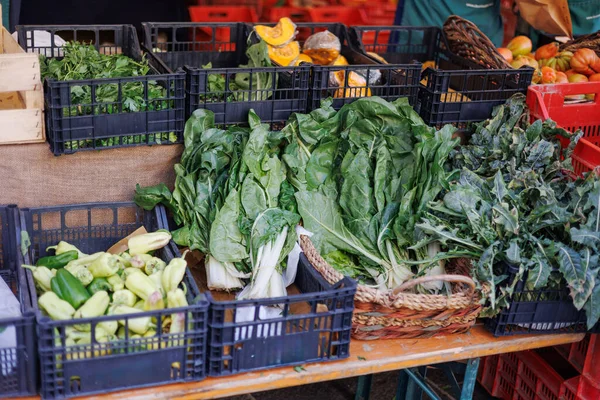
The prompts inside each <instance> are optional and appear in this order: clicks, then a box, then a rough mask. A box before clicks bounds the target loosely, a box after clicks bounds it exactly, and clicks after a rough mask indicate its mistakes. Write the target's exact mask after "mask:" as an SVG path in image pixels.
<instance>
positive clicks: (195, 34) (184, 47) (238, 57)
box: [142, 22, 250, 71]
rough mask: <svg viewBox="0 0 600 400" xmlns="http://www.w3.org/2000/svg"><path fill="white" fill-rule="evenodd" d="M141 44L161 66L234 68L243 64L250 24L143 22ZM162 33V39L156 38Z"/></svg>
mask: <svg viewBox="0 0 600 400" xmlns="http://www.w3.org/2000/svg"><path fill="white" fill-rule="evenodd" d="M142 27H143V30H144V47H145V50H146V51H147V52H148V53H151V54H152V55H153V56H154V57H156V58H157V59H158V60H159V62H160V63H162V64H163V67H164V68H166V69H168V70H170V71H175V70H177V69H178V68H183V67H184V66H188V67H196V68H201V67H202V66H203V65H206V64H208V63H211V64H212V66H213V68H233V67H237V66H238V65H240V64H246V63H247V62H248V57H246V48H247V40H248V35H249V34H250V27H249V26H248V25H247V24H244V23H226V22H222V23H208V22H143V23H142ZM162 35H164V38H165V39H166V41H165V42H161V41H160V39H159V37H160V36H162Z"/></svg>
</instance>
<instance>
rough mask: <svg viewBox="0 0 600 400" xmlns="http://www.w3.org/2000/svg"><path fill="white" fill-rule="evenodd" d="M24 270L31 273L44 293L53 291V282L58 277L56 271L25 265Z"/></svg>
mask: <svg viewBox="0 0 600 400" xmlns="http://www.w3.org/2000/svg"><path fill="white" fill-rule="evenodd" d="M23 268H25V269H28V270H30V271H31V274H32V275H33V279H34V280H35V284H36V285H37V287H38V288H40V290H42V291H43V292H49V291H51V290H52V287H51V281H52V278H54V277H55V276H56V270H55V269H49V268H46V267H44V266H40V267H35V266H33V265H23Z"/></svg>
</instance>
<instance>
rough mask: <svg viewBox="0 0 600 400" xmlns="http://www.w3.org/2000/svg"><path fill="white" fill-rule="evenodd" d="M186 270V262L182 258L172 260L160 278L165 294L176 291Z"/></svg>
mask: <svg viewBox="0 0 600 400" xmlns="http://www.w3.org/2000/svg"><path fill="white" fill-rule="evenodd" d="M186 269H187V262H186V261H185V260H184V259H183V258H182V257H178V258H174V259H172V260H171V262H170V263H169V265H167V266H166V268H165V270H164V271H163V275H162V278H161V281H162V287H163V289H164V291H165V292H166V293H169V292H170V291H171V290H175V289H177V287H178V286H179V284H180V283H181V281H182V280H183V277H184V276H185V271H186Z"/></svg>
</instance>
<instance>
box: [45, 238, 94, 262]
mask: <svg viewBox="0 0 600 400" xmlns="http://www.w3.org/2000/svg"><path fill="white" fill-rule="evenodd" d="M50 249H54V254H56V255H59V254H62V253H66V252H67V251H73V250H75V251H76V252H77V253H78V254H79V258H81V257H86V256H87V254H85V253H83V252H82V251H81V250H79V249H78V248H77V247H75V246H73V245H72V244H70V243H67V242H64V241H62V240H61V241H60V242H58V244H57V245H56V246H50V247H47V248H46V253H47V252H48V250H50Z"/></svg>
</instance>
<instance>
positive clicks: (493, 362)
mask: <svg viewBox="0 0 600 400" xmlns="http://www.w3.org/2000/svg"><path fill="white" fill-rule="evenodd" d="M517 367H518V356H517V353H507V354H500V355H495V356H490V357H486V358H485V359H484V360H483V363H482V365H481V367H480V371H479V376H478V380H479V383H480V384H481V386H483V387H484V388H485V389H486V390H487V392H488V393H489V394H490V395H492V396H494V397H499V398H501V399H504V400H510V399H512V396H513V392H514V388H515V382H516V379H517Z"/></svg>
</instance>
